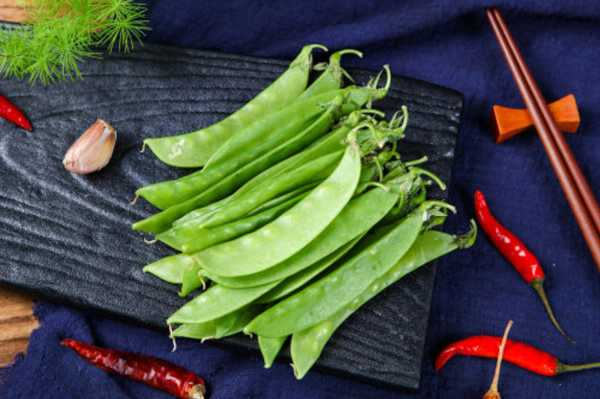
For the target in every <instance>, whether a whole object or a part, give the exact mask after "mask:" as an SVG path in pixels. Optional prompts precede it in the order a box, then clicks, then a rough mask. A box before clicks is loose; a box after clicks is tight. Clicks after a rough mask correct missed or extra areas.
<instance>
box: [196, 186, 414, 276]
mask: <svg viewBox="0 0 600 399" xmlns="http://www.w3.org/2000/svg"><path fill="white" fill-rule="evenodd" d="M413 179H414V176H412V175H408V174H407V175H406V177H405V180H406V181H408V182H411V181H412V180H413ZM409 187H410V185H404V184H403V182H402V181H400V180H397V181H395V182H392V183H390V185H389V186H387V188H382V187H374V188H371V189H370V190H369V191H367V192H365V193H364V194H362V195H360V196H358V197H356V198H353V199H352V200H351V201H350V202H349V203H348V205H347V206H346V207H345V208H344V209H343V210H342V211H341V212H340V214H339V215H338V216H337V217H336V218H335V219H334V220H333V222H331V224H330V225H329V226H327V228H326V229H325V230H324V231H323V232H322V233H321V234H320V235H319V236H318V237H317V238H315V239H314V240H313V241H312V242H311V243H310V244H308V245H307V246H306V247H305V248H303V249H302V250H301V251H300V252H298V253H297V254H295V255H293V256H292V257H290V258H289V259H286V260H284V261H283V262H281V263H280V264H278V265H277V266H275V267H272V268H270V269H268V270H265V271H264V272H259V273H256V274H252V275H248V276H241V277H229V278H228V277H222V276H219V275H216V274H214V273H209V272H207V271H206V270H203V271H202V272H201V273H203V274H205V275H206V276H207V277H208V278H210V279H211V280H214V281H217V282H218V283H219V284H221V285H225V286H228V287H252V286H256V285H262V284H267V283H270V282H272V281H277V280H282V279H284V278H286V277H289V276H291V275H293V274H296V273H298V272H300V271H302V270H304V269H306V268H307V267H309V266H311V265H313V264H314V263H315V262H317V261H318V260H319V259H321V258H323V257H325V256H327V255H329V254H330V253H332V252H333V251H335V250H336V249H338V248H340V247H341V246H343V245H345V244H346V243H348V242H350V241H351V240H353V239H355V238H356V237H359V236H361V235H363V234H365V233H366V232H367V231H369V230H370V229H371V228H372V227H373V226H375V225H376V224H377V223H378V222H379V221H380V220H381V219H382V218H383V217H384V216H385V215H386V214H387V213H388V212H389V211H390V209H392V207H393V206H394V204H395V203H396V202H397V201H398V195H399V193H400V192H402V190H408V189H409Z"/></svg>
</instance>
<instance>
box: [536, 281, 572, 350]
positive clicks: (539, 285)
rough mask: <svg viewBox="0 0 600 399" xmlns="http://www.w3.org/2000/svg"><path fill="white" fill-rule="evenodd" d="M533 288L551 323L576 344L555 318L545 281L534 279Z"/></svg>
mask: <svg viewBox="0 0 600 399" xmlns="http://www.w3.org/2000/svg"><path fill="white" fill-rule="evenodd" d="M531 288H533V289H534V290H535V292H537V294H538V296H539V297H540V300H541V301H542V303H543V304H544V309H546V313H547V314H548V317H549V318H550V321H551V322H552V324H553V325H554V327H555V328H556V329H557V330H558V332H560V333H561V335H563V336H564V337H565V338H566V339H567V340H569V342H571V343H572V344H574V343H575V340H573V338H571V337H569V336H568V335H567V333H566V332H565V331H564V330H563V329H562V327H561V326H560V324H559V323H558V320H557V319H556V316H554V311H553V310H552V307H551V306H550V302H549V301H548V297H547V296H546V291H545V290H544V279H543V278H536V279H534V280H533V281H532V282H531Z"/></svg>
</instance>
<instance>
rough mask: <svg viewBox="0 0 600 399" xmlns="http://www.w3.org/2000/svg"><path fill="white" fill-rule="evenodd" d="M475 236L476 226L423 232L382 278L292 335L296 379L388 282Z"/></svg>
mask: <svg viewBox="0 0 600 399" xmlns="http://www.w3.org/2000/svg"><path fill="white" fill-rule="evenodd" d="M475 237H476V227H475V225H473V228H472V230H471V231H470V232H469V233H467V234H466V235H463V236H459V237H457V236H453V235H449V234H445V233H441V232H438V231H426V232H424V233H423V234H421V235H420V236H419V238H417V240H416V241H415V243H414V244H413V246H412V247H411V248H410V249H409V250H408V252H407V253H406V254H405V255H404V256H403V257H402V258H401V259H400V260H399V261H398V262H397V263H396V264H395V265H394V267H392V268H391V269H390V270H389V271H388V272H387V273H385V274H384V275H383V276H382V277H380V278H379V279H377V280H376V281H374V282H373V283H372V284H371V285H370V286H369V287H368V288H367V289H366V290H365V291H364V292H363V293H362V294H360V295H359V296H358V297H357V298H356V299H354V300H353V301H352V302H351V303H350V304H349V305H346V306H345V307H344V308H343V309H341V310H339V311H338V312H337V313H335V314H334V315H333V316H331V317H329V318H328V319H326V320H323V321H321V322H320V323H318V324H316V325H314V326H312V327H310V328H308V329H305V330H302V331H298V332H295V333H294V334H293V335H292V343H291V354H292V362H293V368H294V374H295V376H296V378H298V379H301V378H302V377H304V375H306V373H307V372H308V371H309V370H310V368H311V367H312V366H313V365H314V364H315V363H316V361H317V360H318V358H319V356H320V355H321V352H322V351H323V348H324V347H325V344H326V343H327V341H329V338H331V336H332V335H333V333H334V332H335V331H336V330H337V329H338V328H339V326H340V325H341V324H342V323H343V322H344V321H345V320H346V319H347V318H348V317H350V315H352V314H353V313H354V312H356V310H357V309H358V308H360V307H361V306H362V305H364V304H365V303H367V302H368V301H369V300H371V299H372V298H373V297H375V296H377V295H378V294H379V293H381V292H382V291H383V290H385V289H386V288H387V287H389V286H390V285H392V284H394V283H396V282H397V281H398V280H400V279H401V278H402V277H404V276H406V275H407V274H409V273H411V272H413V271H414V270H416V269H418V268H419V267H421V266H423V265H425V264H427V263H429V262H431V261H433V260H434V259H437V258H440V257H442V256H444V255H446V254H448V253H450V252H452V251H454V250H456V249H459V248H468V247H470V246H471V245H472V244H473V242H474V240H475Z"/></svg>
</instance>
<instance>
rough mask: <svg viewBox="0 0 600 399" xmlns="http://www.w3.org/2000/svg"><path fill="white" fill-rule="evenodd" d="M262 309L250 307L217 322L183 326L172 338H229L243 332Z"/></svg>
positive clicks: (173, 333) (175, 331)
mask: <svg viewBox="0 0 600 399" xmlns="http://www.w3.org/2000/svg"><path fill="white" fill-rule="evenodd" d="M261 309H262V307H261V306H257V305H250V306H246V307H244V308H241V309H238V310H236V311H235V312H231V313H229V314H227V315H225V316H223V317H221V318H218V319H215V320H211V321H207V322H204V323H187V324H182V325H180V326H179V327H177V328H176V329H175V330H174V331H173V332H172V333H171V336H172V337H182V338H193V339H201V340H205V339H219V338H223V337H228V336H230V335H234V334H237V333H239V332H240V331H242V329H243V328H244V326H245V325H246V324H248V323H249V322H250V321H251V320H252V318H254V317H255V316H256V315H257V314H258V313H259V312H260V310H261Z"/></svg>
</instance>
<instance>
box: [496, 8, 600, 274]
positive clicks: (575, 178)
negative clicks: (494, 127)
mask: <svg viewBox="0 0 600 399" xmlns="http://www.w3.org/2000/svg"><path fill="white" fill-rule="evenodd" d="M486 13H487V17H488V19H489V21H490V24H491V25H492V28H493V30H494V33H495V35H496V38H497V39H498V42H499V44H500V46H501V48H502V52H503V54H504V57H505V58H506V61H507V62H508V65H509V67H510V70H511V72H512V74H513V77H514V79H515V82H516V84H517V87H518V88H519V91H520V92H521V96H522V97H523V100H524V102H525V104H526V106H527V109H528V110H529V112H530V114H531V116H532V119H533V121H534V125H535V127H536V131H537V132H538V136H539V137H540V141H541V142H542V144H543V146H544V149H545V150H546V154H547V155H548V158H549V160H550V164H551V166H552V169H553V170H554V173H555V174H556V176H557V178H558V181H559V183H560V185H561V188H562V190H563V193H564V194H565V197H566V199H567V202H568V203H569V206H570V207H571V210H572V211H573V214H574V216H575V220H576V221H577V224H578V225H579V228H580V230H581V232H582V234H583V237H584V239H585V241H586V243H587V245H588V247H589V249H590V252H591V253H592V257H593V259H594V261H595V263H596V266H597V268H598V270H599V271H600V206H598V202H597V201H596V199H595V197H594V195H593V193H592V190H591V188H590V186H589V183H588V182H587V180H586V179H585V177H584V176H583V173H582V172H581V169H580V168H579V165H578V164H577V161H576V160H575V157H574V156H573V153H572V151H571V149H570V148H569V145H568V144H567V142H566V140H565V139H564V137H563V135H562V133H561V132H560V130H559V129H558V126H556V122H555V121H554V119H553V118H552V116H551V114H550V111H549V110H548V107H547V105H546V101H545V100H544V97H543V96H542V94H541V91H540V89H539V87H538V86H537V84H536V83H535V80H534V78H533V75H532V74H531V71H530V70H529V68H528V67H527V65H526V63H525V61H524V59H523V56H522V55H521V52H520V51H519V49H518V47H517V45H516V43H515V41H514V38H513V37H512V35H511V34H510V32H509V30H508V27H507V26H506V23H505V22H504V20H503V18H502V16H501V15H500V12H499V11H498V10H497V9H494V8H491V9H488V10H487V11H486Z"/></svg>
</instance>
